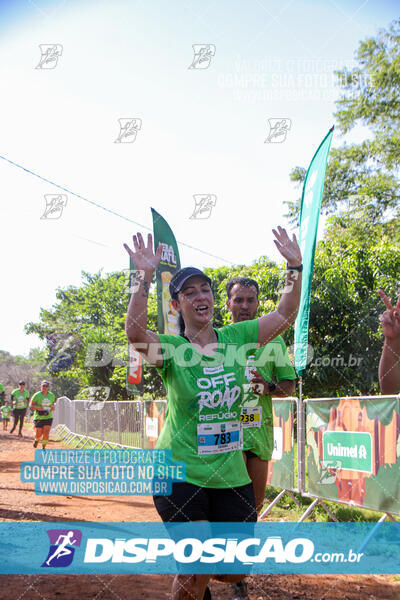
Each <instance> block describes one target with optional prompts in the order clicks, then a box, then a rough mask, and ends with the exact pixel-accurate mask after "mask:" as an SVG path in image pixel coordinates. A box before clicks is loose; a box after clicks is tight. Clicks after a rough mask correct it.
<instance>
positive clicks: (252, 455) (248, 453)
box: [244, 450, 258, 458]
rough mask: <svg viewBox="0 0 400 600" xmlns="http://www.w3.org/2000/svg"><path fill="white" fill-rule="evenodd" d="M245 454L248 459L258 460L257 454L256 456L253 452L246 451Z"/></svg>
mask: <svg viewBox="0 0 400 600" xmlns="http://www.w3.org/2000/svg"><path fill="white" fill-rule="evenodd" d="M244 453H245V455H246V457H247V458H254V457H256V458H258V456H257V454H255V453H254V452H253V451H252V450H244Z"/></svg>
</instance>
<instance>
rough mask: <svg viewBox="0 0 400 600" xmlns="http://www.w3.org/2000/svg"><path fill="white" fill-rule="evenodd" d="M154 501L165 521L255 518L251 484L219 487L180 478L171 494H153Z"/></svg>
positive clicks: (242, 519)
mask: <svg viewBox="0 0 400 600" xmlns="http://www.w3.org/2000/svg"><path fill="white" fill-rule="evenodd" d="M153 500H154V504H155V507H156V509H157V512H158V514H159V515H160V517H161V519H162V520H163V521H164V523H180V522H186V521H213V522H220V523H221V522H255V521H257V511H256V502H255V499H254V490H253V484H252V483H248V484H247V485H242V486H240V487H235V488H222V489H219V488H204V487H199V486H197V485H194V484H192V483H187V482H186V481H179V482H177V483H173V484H172V493H171V495H170V496H153Z"/></svg>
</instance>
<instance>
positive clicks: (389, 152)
mask: <svg viewBox="0 0 400 600" xmlns="http://www.w3.org/2000/svg"><path fill="white" fill-rule="evenodd" d="M336 76H337V81H338V83H339V85H340V87H341V89H342V90H343V92H342V94H341V96H340V98H339V99H338V100H337V101H336V109H337V110H336V112H335V114H334V116H335V119H336V124H337V127H338V129H339V131H340V132H341V133H342V134H343V135H344V134H346V133H348V132H349V131H351V130H352V129H354V128H355V127H356V126H360V125H361V126H364V127H365V128H367V129H366V134H365V139H364V140H363V141H362V142H361V143H359V144H354V143H353V144H348V143H345V144H344V145H343V146H342V147H340V148H333V149H332V150H331V153H330V158H329V162H328V166H327V170H326V178H325V187H324V196H323V200H322V210H323V212H324V213H326V214H332V213H335V212H337V211H338V210H344V211H356V212H359V211H362V212H363V214H364V216H365V217H368V218H369V220H370V221H371V223H375V224H376V223H383V222H386V221H391V220H395V221H396V222H397V223H398V221H399V219H400V208H399V207H400V181H399V166H400V20H396V21H394V22H393V23H392V24H391V25H390V26H389V28H388V29H386V30H381V31H379V33H378V34H377V36H376V37H375V38H368V39H366V40H364V41H361V42H360V44H359V47H358V49H357V51H356V66H355V67H354V68H353V69H347V68H344V69H342V70H341V71H337V72H336ZM305 173H306V170H305V169H304V167H296V168H295V169H293V171H292V172H291V180H292V181H294V182H296V183H298V184H302V183H303V181H304V177H305ZM288 208H289V211H288V216H289V218H290V219H291V221H292V222H295V221H297V219H298V216H299V208H300V199H298V200H297V202H294V203H292V202H289V203H288Z"/></svg>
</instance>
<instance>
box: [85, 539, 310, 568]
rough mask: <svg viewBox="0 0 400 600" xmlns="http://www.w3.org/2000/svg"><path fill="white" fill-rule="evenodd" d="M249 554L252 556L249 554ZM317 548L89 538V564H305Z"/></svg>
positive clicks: (300, 542) (275, 542) (298, 542)
mask: <svg viewBox="0 0 400 600" xmlns="http://www.w3.org/2000/svg"><path fill="white" fill-rule="evenodd" d="M248 552H249V553H248ZM313 553H314V544H313V542H312V541H311V540H309V539H307V538H295V539H292V540H290V541H288V542H287V543H286V544H284V543H283V542H282V538H281V537H280V536H271V537H268V538H267V539H266V540H265V541H263V540H261V539H260V538H246V539H243V540H240V541H239V539H233V538H209V539H206V540H204V541H201V540H199V539H197V538H184V539H181V540H179V541H177V542H175V541H174V540H171V539H169V538H131V539H125V538H119V539H115V540H111V539H106V538H89V539H88V541H87V544H86V551H85V558H84V562H85V563H106V562H108V561H111V562H112V563H140V562H146V563H155V562H156V561H157V559H158V558H162V557H163V558H165V557H173V558H174V559H175V560H176V561H177V562H180V563H184V564H189V563H195V562H200V563H235V562H236V561H238V562H240V563H243V564H254V563H264V562H265V561H267V560H268V559H271V560H273V561H275V562H276V563H286V562H290V563H304V562H306V561H308V560H310V558H311V557H312V556H313Z"/></svg>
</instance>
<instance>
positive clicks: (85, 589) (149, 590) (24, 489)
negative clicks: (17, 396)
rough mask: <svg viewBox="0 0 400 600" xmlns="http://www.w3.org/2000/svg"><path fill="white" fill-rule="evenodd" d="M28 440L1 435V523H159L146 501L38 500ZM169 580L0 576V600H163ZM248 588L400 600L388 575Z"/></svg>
mask: <svg viewBox="0 0 400 600" xmlns="http://www.w3.org/2000/svg"><path fill="white" fill-rule="evenodd" d="M32 439H33V434H32V432H31V431H29V430H27V431H24V437H23V438H22V439H21V438H17V437H15V434H13V436H11V435H10V434H8V433H3V432H1V433H0V472H1V479H0V521H6V522H7V521H46V522H57V521H58V522H60V521H71V522H73V521H89V522H92V521H94V522H112V521H118V522H128V521H147V522H148V521H158V520H159V517H158V514H157V512H156V511H155V509H154V506H153V502H152V499H151V498H150V497H137V498H135V497H132V498H126V497H102V498H99V497H79V496H78V497H77V496H74V497H65V496H36V495H35V493H34V490H33V484H31V483H22V482H21V481H20V476H19V467H20V463H21V462H22V461H27V460H33V458H34V449H33V447H32ZM55 447H58V448H61V447H62V446H60V445H59V444H56V443H51V444H49V448H55ZM0 531H1V529H0ZM399 572H400V566H399ZM399 579H400V578H399ZM171 582H172V576H168V575H151V576H148V575H146V576H145V575H51V576H49V575H46V576H44V575H43V576H42V575H40V576H39V575H0V600H76V599H78V598H79V599H80V600H86V599H93V600H164V599H165V600H167V599H168V598H170V594H169V590H170V588H171ZM248 587H249V595H250V599H251V600H281V599H282V600H283V599H285V600H336V599H340V600H400V580H399V581H397V580H395V579H394V577H393V576H390V575H385V576H376V575H375V576H373V575H363V576H359V575H357V576H339V575H330V576H319V575H307V576H305V575H291V576H280V575H259V576H254V577H253V576H252V577H249V578H248ZM210 588H211V591H212V597H213V599H215V600H229V599H230V598H231V594H230V589H229V586H227V585H223V584H219V583H217V582H211V584H210Z"/></svg>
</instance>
